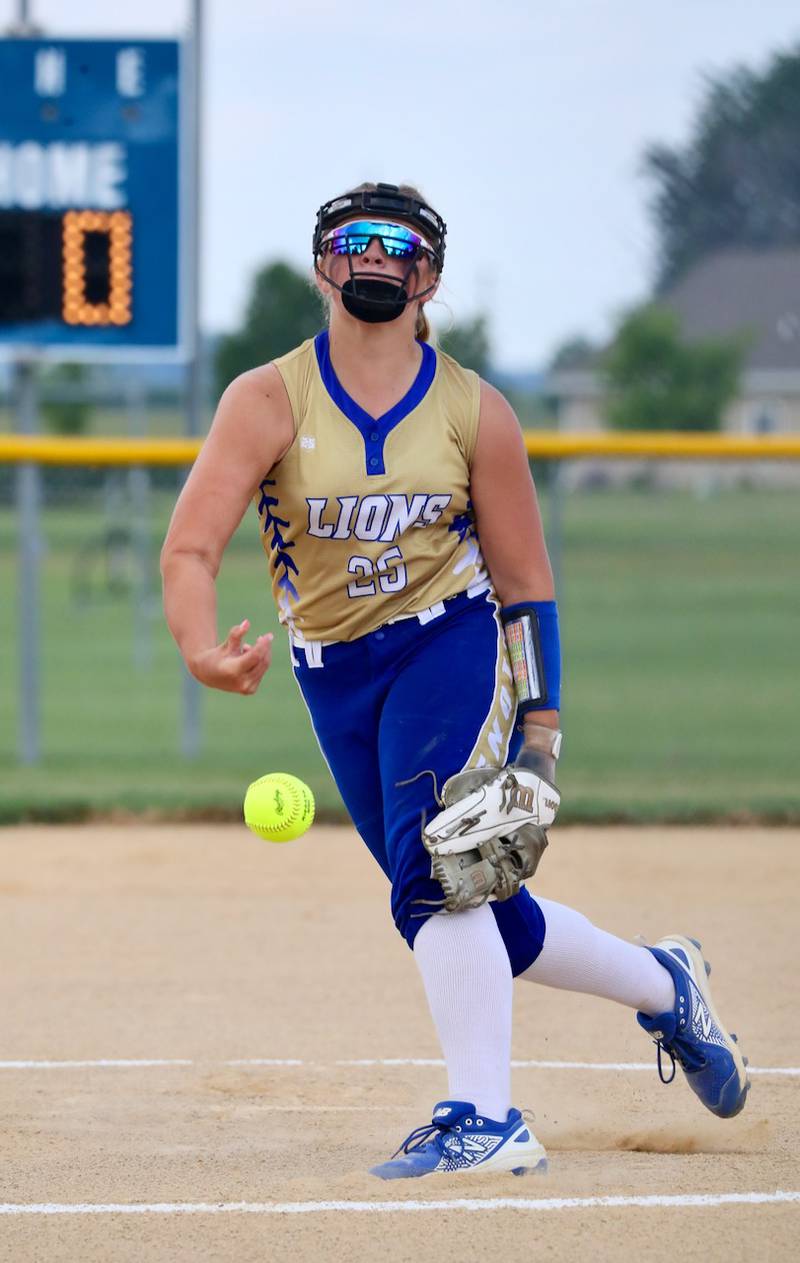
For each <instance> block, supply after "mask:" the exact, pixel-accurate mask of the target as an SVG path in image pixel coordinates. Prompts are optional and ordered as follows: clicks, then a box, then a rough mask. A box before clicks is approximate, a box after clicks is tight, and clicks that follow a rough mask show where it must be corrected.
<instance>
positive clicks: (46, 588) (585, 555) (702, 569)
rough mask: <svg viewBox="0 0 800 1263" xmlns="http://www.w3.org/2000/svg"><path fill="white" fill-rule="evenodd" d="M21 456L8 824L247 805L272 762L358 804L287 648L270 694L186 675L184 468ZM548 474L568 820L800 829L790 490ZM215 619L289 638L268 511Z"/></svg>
mask: <svg viewBox="0 0 800 1263" xmlns="http://www.w3.org/2000/svg"><path fill="white" fill-rule="evenodd" d="M558 441H559V440H558V436H555V437H552V436H547V435H540V436H537V438H536V443H535V444H534V447H535V449H536V451H537V452H539V453H541V452H546V453H549V452H551V451H552V446H551V448H548V443H551V445H552V443H556V445H557V444H558ZM15 443H16V445H17V446H16V448H14V450H15V451H16V456H14V457H13V459H12V455H13V453H12V448H13V446H14V444H15ZM5 444H6V445H5V447H3V446H2V445H0V643H2V646H3V654H2V661H1V663H0V818H3V819H13V818H19V817H21V816H24V815H28V816H38V817H47V816H54V815H62V816H63V815H73V816H74V815H79V814H85V813H87V812H92V811H109V810H113V809H115V808H128V809H137V810H145V809H153V810H170V811H182V810H187V811H199V810H204V811H211V812H213V811H219V812H235V811H236V810H237V809H238V805H239V803H240V801H241V796H242V791H243V789H244V787H245V786H246V785H247V784H248V782H249V781H250V780H252V779H253V778H254V777H255V776H257V775H260V774H261V773H263V772H264V771H267V770H269V769H276V770H277V769H283V770H288V771H292V772H294V773H296V774H297V775H300V776H302V777H303V778H304V779H306V780H307V781H309V783H310V784H311V785H312V788H313V789H314V791H315V793H316V795H317V798H318V801H319V803H320V807H321V810H322V811H323V813H325V812H328V813H331V812H335V811H337V810H340V807H339V801H338V798H337V795H336V791H335V789H334V787H333V785H332V783H331V781H330V778H329V775H328V773H327V770H326V769H325V766H324V763H323V761H322V759H321V757H320V755H319V753H318V751H317V748H316V744H315V741H314V738H313V734H312V732H311V728H310V725H309V722H308V718H307V715H306V712H305V708H304V706H303V704H302V702H301V700H300V697H299V694H298V693H297V690H296V687H295V684H294V681H293V679H292V676H291V671H290V665H289V659H288V649H287V646H286V642H285V637H283V636H282V635H278V636H277V637H276V641H275V655H274V658H275V660H274V665H273V667H272V669H271V670H270V672H269V674H268V676H267V677H266V679H265V681H264V684H263V686H262V688H261V690H260V692H259V693H258V694H257V695H256V697H254V698H250V699H245V698H242V697H238V696H232V695H227V694H222V693H213V692H209V691H202V690H199V689H198V688H197V687H196V686H192V685H191V683H190V682H189V681H188V680H187V677H186V674H185V672H184V670H183V667H182V664H181V662H180V660H179V657H178V654H177V651H176V649H175V647H174V645H173V643H172V641H171V639H170V636H169V633H168V631H167V629H166V627H165V625H164V621H163V616H162V613H161V603H160V583H159V576H158V553H159V549H160V545H161V541H162V539H163V536H164V532H165V529H166V525H167V522H168V520H169V515H170V512H171V509H172V505H173V504H174V501H175V497H176V494H177V490H178V488H179V485H180V482H181V480H182V478H183V477H184V476H185V470H186V463H185V462H186V460H187V459H188V457H187V456H186V455H184V456H183V458H182V459H183V461H184V463H183V464H182V465H181V464H178V463H173V464H171V465H170V464H154V463H152V462H151V461H150V458H148V461H144V460H143V459H141V458H136V457H135V456H134V455H133V454H129V455H128V463H127V464H125V463H122V464H116V465H104V464H100V463H94V464H93V463H88V457H87V463H86V464H65V463H43V462H38V463H35V464H33V465H31V464H30V463H29V462H28V463H27V464H25V463H23V464H20V463H18V461H17V457H18V456H19V442H18V441H17V440H11V439H8V438H7V439H6V440H5ZM10 445H11V446H10ZM571 450H572V449H571ZM762 454H763V453H762ZM118 457H119V453H118V454H117V458H118ZM102 458H103V459H104V460H105V459H107V458H108V453H107V451H106V452H104V453H102ZM73 459H74V457H73ZM95 459H96V460H97V459H99V458H98V457H97V456H96V457H95ZM173 459H174V460H176V461H177V457H175V456H174V455H173ZM533 460H534V470H535V474H536V479H537V484H538V485H539V487H540V494H541V499H542V506H543V513H544V517H545V524H546V528H547V531H548V537H549V542H550V546H551V550H552V552H553V554H554V557H555V560H556V564H557V569H558V586H559V602H560V609H561V619H562V631H563V642H564V675H565V687H564V715H563V727H564V729H565V732H566V738H565V747H564V757H563V760H562V788H563V793H564V813H563V814H564V818H565V819H568V818H584V819H586V818H598V819H599V818H605V819H609V818H610V819H626V818H631V819H633V818H636V819H656V818H670V819H691V818H694V819H701V818H709V817H712V816H726V817H740V818H748V817H756V816H758V817H763V818H771V819H785V818H788V817H790V816H795V817H796V816H798V815H800V791H798V788H797V775H796V766H795V765H796V757H795V755H796V736H795V729H796V713H797V710H798V704H800V677H799V676H798V670H797V665H796V659H797V645H798V643H800V583H798V579H799V578H800V575H799V574H798V560H797V557H798V542H799V541H800V500H798V497H797V495H796V493H795V492H794V491H792V490H784V489H780V488H774V487H770V486H760V485H757V480H756V485H754V482H753V479H752V477H751V475H752V470H753V466H752V464H751V463H745V462H740V463H737V464H731V463H730V462H727V463H726V466H725V468H726V470H727V471H728V473H727V474H726V476H725V478H724V479H719V480H717V481H715V479H714V478H713V476H711V475H710V474H709V473H708V467H707V466H706V467H705V468H706V471H707V472H706V476H705V477H704V478H703V479H701V480H699V481H697V480H696V481H695V483H694V485H692V484H691V483H690V485H679V486H674V485H670V484H669V481H668V480H665V479H664V478H663V477H662V476H660V475H658V472H657V471H658V470H659V469H662V470H663V468H664V467H663V466H660V465H659V464H658V463H655V464H652V463H651V464H648V465H646V466H645V465H642V467H641V468H640V470H639V472H638V474H637V477H636V478H634V479H633V480H631V479H630V478H626V479H624V480H621V479H619V478H615V477H613V476H610V475H612V474H613V471H614V469H615V468H618V466H616V465H615V463H614V461H612V460H604V463H603V468H604V469H607V470H608V472H609V476H608V477H605V478H599V479H598V478H596V477H592V478H589V479H588V480H583V481H582V480H581V479H576V478H573V477H571V476H570V472H569V471H570V464H569V462H555V461H551V460H550V459H546V460H545V459H543V458H541V456H537V455H534V458H533ZM736 470H738V472H739V474H740V477H739V478H738V479H737V478H733V477H731V476H730V474H731V471H736ZM648 471H649V472H648ZM25 476H27V477H29V478H31V477H32V478H33V480H34V484H35V497H34V498H35V504H34V506H33V510H31V508H30V506H29V508H28V511H27V512H28V516H27V519H25V518H24V517H23V516H22V514H21V509H20V501H19V497H20V483H21V479H22V478H23V477H25ZM31 511H32V512H33V517H31V515H30V514H31ZM25 522H27V525H25V524H24V523H25ZM32 523H33V525H31V524H32ZM23 533H24V536H25V539H24V541H23V538H22V535H23ZM31 533H32V535H33V538H31ZM23 542H24V543H25V548H24V549H23V548H22V547H21V545H22V543H23ZM26 559H27V560H26ZM31 611H33V615H32V614H31ZM219 611H220V628H221V629H222V630H223V631H224V630H225V629H227V628H228V627H229V626H230V625H232V624H233V623H234V622H238V621H239V620H240V619H242V618H243V617H245V616H247V617H249V618H250V619H251V620H252V623H253V628H254V631H255V632H258V631H261V630H267V629H270V628H273V629H274V628H276V619H275V615H274V612H273V609H272V602H271V597H270V593H269V585H268V581H267V573H266V565H265V561H264V557H263V553H262V550H261V546H260V542H259V539H258V524H257V519H256V516H255V513H254V512H253V513H252V514H250V513H249V514H248V515H247V516H246V518H245V521H244V523H243V524H242V527H241V528H240V530H239V531H238V533H237V534H236V536H235V537H234V539H233V541H232V542H231V545H230V547H229V549H228V553H227V555H226V558H225V562H224V565H223V569H222V573H221V576H220V581H219ZM31 707H32V708H33V711H32V713H28V714H26V710H27V711H29V712H30V708H31ZM31 724H33V732H34V736H35V741H34V742H33V747H34V748H32V747H31V746H30V738H31V727H30V726H31ZM26 725H27V727H26ZM26 734H27V735H26ZM26 741H28V742H29V748H28V751H27V755H26V749H25V743H26ZM31 753H32V754H33V759H31V757H30V756H31ZM21 756H22V757H21ZM26 758H27V759H28V761H27V762H26V761H25V760H26Z"/></svg>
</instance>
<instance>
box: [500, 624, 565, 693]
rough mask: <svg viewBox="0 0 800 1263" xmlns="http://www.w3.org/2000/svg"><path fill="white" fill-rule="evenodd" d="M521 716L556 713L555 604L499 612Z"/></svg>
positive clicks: (557, 655) (558, 655)
mask: <svg viewBox="0 0 800 1263" xmlns="http://www.w3.org/2000/svg"><path fill="white" fill-rule="evenodd" d="M500 616H501V618H502V620H503V627H504V630H505V636H506V645H507V647H508V656H509V661H510V664H511V672H512V675H513V677H514V688H515V691H516V694H517V705H518V710H519V714H520V715H524V714H526V713H527V712H528V711H531V710H545V709H548V708H550V709H553V710H557V709H558V708H559V703H560V674H561V670H560V668H561V652H560V645H559V636H558V616H557V612H556V603H555V601H536V602H534V601H531V602H521V603H520V604H517V605H508V606H506V607H505V608H504V609H502V610H501V611H500Z"/></svg>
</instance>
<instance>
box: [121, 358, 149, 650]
mask: <svg viewBox="0 0 800 1263" xmlns="http://www.w3.org/2000/svg"><path fill="white" fill-rule="evenodd" d="M126 394H127V411H128V418H129V425H130V432H131V434H135V435H137V437H139V438H143V437H144V435H145V433H146V430H147V414H146V402H145V394H144V383H143V382H142V379H141V376H140V375H139V374H138V373H136V372H135V370H134V373H133V374H132V375H131V377H130V378H129V379H128V382H127V387H126ZM128 495H129V497H130V503H131V542H132V545H133V547H132V550H131V552H132V560H133V576H134V577H133V665H134V667H136V669H137V670H139V671H144V670H146V669H147V668H148V667H151V666H152V664H153V636H152V630H151V628H152V616H153V610H152V594H151V591H150V471H149V469H148V468H147V466H146V465H131V467H130V469H129V470H128Z"/></svg>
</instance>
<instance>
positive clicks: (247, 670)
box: [190, 618, 272, 696]
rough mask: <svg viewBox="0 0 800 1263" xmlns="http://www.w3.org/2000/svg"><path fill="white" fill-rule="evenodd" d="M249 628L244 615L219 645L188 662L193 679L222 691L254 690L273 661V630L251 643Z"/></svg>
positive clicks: (245, 692) (248, 693)
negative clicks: (246, 638)
mask: <svg viewBox="0 0 800 1263" xmlns="http://www.w3.org/2000/svg"><path fill="white" fill-rule="evenodd" d="M249 630H250V620H249V619H247V618H245V619H244V620H243V621H242V622H241V623H237V624H236V626H235V627H232V628H231V629H230V631H229V632H228V635H227V636H226V637H225V639H224V640H223V642H222V644H221V645H215V646H214V648H213V649H206V650H204V651H203V652H202V653H199V654H197V656H196V657H195V658H194V659H193V660H192V662H191V665H190V670H191V672H192V675H193V676H194V677H195V679H198V680H199V681H200V683H201V684H205V685H206V686H207V687H208V688H212V689H222V690H223V692H225V693H244V694H245V695H246V696H251V695H252V694H253V693H255V691H256V689H257V688H258V686H259V684H260V683H261V681H262V679H263V677H264V673H265V672H266V671H267V669H268V668H269V665H270V662H271V661H272V632H267V634H266V635H264V636H258V637H257V639H256V640H255V641H254V642H253V644H252V645H250V644H248V643H247V641H246V640H245V636H246V635H247V633H248V631H249Z"/></svg>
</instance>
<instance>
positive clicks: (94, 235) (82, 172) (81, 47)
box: [0, 39, 181, 358]
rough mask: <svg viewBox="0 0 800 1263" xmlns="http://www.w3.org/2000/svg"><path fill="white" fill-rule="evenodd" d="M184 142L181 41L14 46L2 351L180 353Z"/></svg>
mask: <svg viewBox="0 0 800 1263" xmlns="http://www.w3.org/2000/svg"><path fill="white" fill-rule="evenodd" d="M179 138H180V45H179V44H178V43H176V42H174V41H165V40H128V41H118V40H79V39H75V40H72V39H52V40H43V39H35V40H34V39H4V40H0V352H5V354H6V355H10V354H14V353H15V349H17V350H18V349H19V348H21V347H26V348H42V350H44V348H57V349H58V350H59V351H60V352H61V353H63V358H69V357H70V354H71V353H72V354H75V356H76V358H92V357H93V355H94V354H95V353H96V354H97V357H98V358H105V356H110V357H113V355H114V352H119V351H122V352H123V355H124V354H126V353H128V352H131V351H137V352H151V351H152V352H156V353H157V354H158V357H160V356H161V355H162V354H163V355H165V357H169V358H172V357H175V356H176V355H177V354H178V353H179V349H180V344H181V329H180V301H179V297H180V291H181V284H180V282H181V264H180V235H179V210H180V204H179V194H180V183H181V181H180V160H179ZM170 351H171V352H172V356H170V355H169V353H170ZM53 353H54V352H53V351H51V352H50V354H53ZM122 357H123V356H120V358H122Z"/></svg>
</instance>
